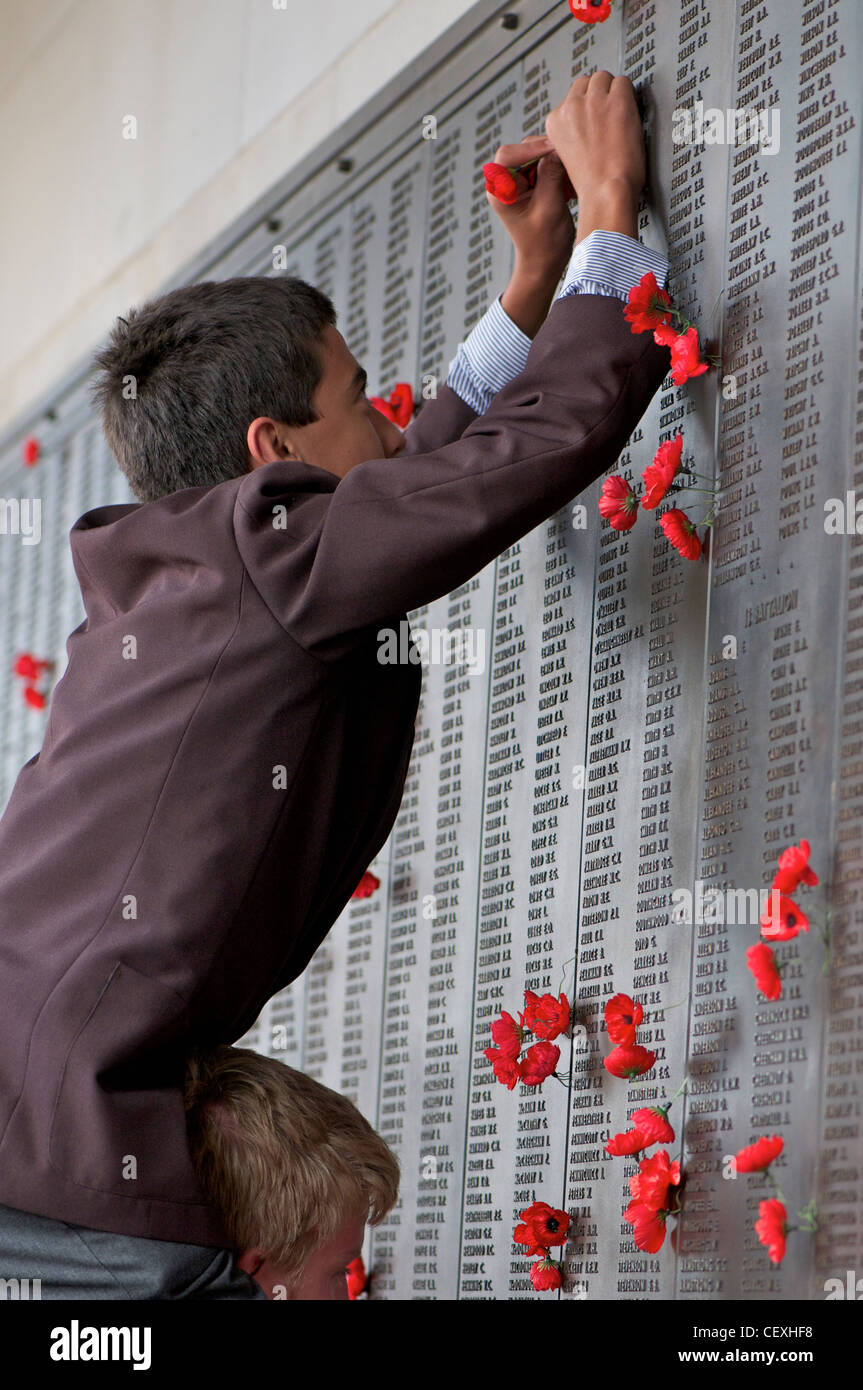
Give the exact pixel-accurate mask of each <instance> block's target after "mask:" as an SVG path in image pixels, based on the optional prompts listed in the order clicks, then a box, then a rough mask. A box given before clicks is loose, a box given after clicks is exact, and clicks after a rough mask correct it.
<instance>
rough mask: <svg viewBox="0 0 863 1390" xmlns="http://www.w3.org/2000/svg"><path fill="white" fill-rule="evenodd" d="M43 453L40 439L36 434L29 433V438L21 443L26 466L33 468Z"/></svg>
mask: <svg viewBox="0 0 863 1390" xmlns="http://www.w3.org/2000/svg"><path fill="white" fill-rule="evenodd" d="M41 453H42V446H41V444H40V443H39V440H38V439H37V438H36V436H35V434H31V435H29V436H28V438H27V439H25V440H24V443H23V444H22V445H21V457H22V458H23V460H24V463H25V465H26V467H27V468H32V467H33V464H34V463H36V462H37V461H38V459H39V455H40V454H41Z"/></svg>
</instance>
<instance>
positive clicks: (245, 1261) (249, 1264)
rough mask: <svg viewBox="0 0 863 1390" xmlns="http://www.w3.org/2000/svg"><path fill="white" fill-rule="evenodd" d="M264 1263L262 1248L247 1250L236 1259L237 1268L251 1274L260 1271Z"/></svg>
mask: <svg viewBox="0 0 863 1390" xmlns="http://www.w3.org/2000/svg"><path fill="white" fill-rule="evenodd" d="M263 1263H264V1257H263V1255H262V1254H261V1252H260V1250H245V1251H244V1252H243V1254H242V1255H240V1256H239V1258H238V1259H237V1261H236V1265H237V1269H241V1270H242V1271H243V1273H244V1274H251V1275H252V1276H254V1275H255V1274H256V1273H257V1272H258V1270H259V1269H260V1267H261V1265H262V1264H263Z"/></svg>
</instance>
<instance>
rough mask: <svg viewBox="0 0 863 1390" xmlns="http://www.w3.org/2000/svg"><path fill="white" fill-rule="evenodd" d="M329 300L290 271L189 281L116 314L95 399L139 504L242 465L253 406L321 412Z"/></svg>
mask: <svg viewBox="0 0 863 1390" xmlns="http://www.w3.org/2000/svg"><path fill="white" fill-rule="evenodd" d="M335 322H336V312H335V308H334V307H333V302H332V300H331V299H330V298H329V297H328V296H327V295H325V294H324V293H323V292H322V291H321V290H318V289H316V288H315V286H314V285H309V284H307V283H306V281H305V280H299V279H297V278H296V277H295V276H290V275H284V276H272V277H270V276H265V275H246V276H239V277H237V278H235V279H233V280H219V281H214V280H208V281H204V282H203V283H201V284H197V285H184V286H183V287H182V288H181V289H177V290H171V291H170V292H169V293H168V294H164V295H162V296H161V297H160V298H159V299H153V300H150V301H148V302H147V303H146V304H144V305H142V306H141V307H140V308H134V309H130V311H129V317H128V321H127V320H126V319H122V318H120V319H117V322H116V323H115V324H114V327H113V329H112V330H111V335H110V338H109V340H108V344H107V346H106V347H104V348H103V349H102V350H101V351H100V352H98V353H97V354H96V356H95V358H94V367H96V368H97V369H99V375H98V376H97V378H96V381H95V383H94V385H93V388H92V399H93V404H94V406H96V407H97V408H98V409H100V410H101V412H102V428H103V429H104V431H105V438H106V439H107V441H108V444H109V446H110V448H111V451H112V453H113V454H114V457H115V458H116V460H117V462H118V464H119V465H120V467H121V469H122V470H123V472H124V473H125V475H126V477H127V478H128V480H129V486H130V487H131V489H132V491H133V492H134V493H135V495H136V496H137V497H139V498H140V499H141V501H142V502H152V501H153V500H154V499H155V498H157V497H164V496H165V495H166V494H167V493H171V492H177V491H179V490H180V489H181V488H186V487H209V486H212V485H214V484H215V483H221V482H224V481H225V479H227V478H236V477H239V476H241V475H242V474H243V473H247V472H248V471H249V453H248V449H247V446H246V431H247V430H248V428H249V425H250V424H251V423H252V421H253V420H255V419H257V418H258V416H260V415H268V416H271V417H272V418H273V419H274V420H280V421H282V422H283V423H284V424H286V425H294V426H300V425H309V424H311V423H312V422H313V421H314V420H316V419H317V418H318V417H317V415H316V414H315V411H314V409H313V406H312V397H313V395H314V392H315V389H316V387H317V385H318V383H319V381H320V379H321V376H322V373H323V363H322V360H321V358H320V356H319V354H318V351H317V350H316V340H317V339H318V338H319V336H320V334H321V332H322V331H323V329H324V327H325V325H327V324H331V325H332V326H333V327H335Z"/></svg>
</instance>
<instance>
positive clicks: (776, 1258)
mask: <svg viewBox="0 0 863 1390" xmlns="http://www.w3.org/2000/svg"><path fill="white" fill-rule="evenodd" d="M787 1215H788V1213H787V1212H786V1210H785V1208H784V1206H783V1205H782V1203H781V1202H780V1201H778V1199H777V1198H776V1197H770V1198H768V1200H767V1201H766V1202H759V1203H758V1216H759V1219H758V1221H756V1222H755V1234H756V1235H757V1237H758V1239H759V1240H760V1241H761V1244H762V1245H766V1247H767V1253H768V1255H769V1256H770V1258H771V1260H772V1261H773V1263H774V1264H775V1265H778V1264H781V1263H782V1260H783V1258H784V1255H785V1236H786V1233H787V1230H788V1224H787V1219H786V1218H787Z"/></svg>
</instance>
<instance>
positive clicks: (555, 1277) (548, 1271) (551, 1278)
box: [530, 1255, 563, 1293]
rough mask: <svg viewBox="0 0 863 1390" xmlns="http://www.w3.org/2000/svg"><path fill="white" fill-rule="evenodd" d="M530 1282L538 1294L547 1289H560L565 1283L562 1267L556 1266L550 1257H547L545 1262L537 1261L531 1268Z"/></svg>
mask: <svg viewBox="0 0 863 1390" xmlns="http://www.w3.org/2000/svg"><path fill="white" fill-rule="evenodd" d="M530 1282H531V1283H532V1284H533V1287H534V1288H535V1289H536V1290H537V1292H538V1293H542V1292H544V1291H545V1290H546V1289H559V1288H560V1286H561V1284H562V1283H563V1277H562V1275H561V1272H560V1265H558V1264H555V1262H554V1260H553V1259H552V1258H551V1256H550V1255H546V1257H545V1259H544V1260H537V1261H536V1264H532V1265H531V1267H530Z"/></svg>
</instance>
